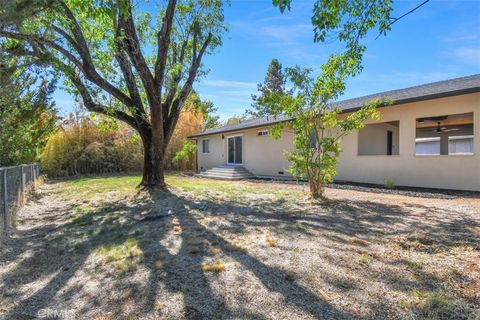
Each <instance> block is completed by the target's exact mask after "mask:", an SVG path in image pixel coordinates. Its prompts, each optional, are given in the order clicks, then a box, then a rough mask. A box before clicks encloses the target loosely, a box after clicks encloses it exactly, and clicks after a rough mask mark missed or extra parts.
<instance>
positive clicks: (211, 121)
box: [185, 91, 221, 129]
mask: <svg viewBox="0 0 480 320" xmlns="http://www.w3.org/2000/svg"><path fill="white" fill-rule="evenodd" d="M188 103H191V104H192V105H193V108H194V109H195V110H196V111H197V112H199V113H200V114H201V115H202V116H203V120H204V123H203V129H213V128H217V127H219V126H220V125H221V123H220V116H218V115H214V113H215V112H216V111H217V110H218V108H217V107H215V105H214V104H213V102H212V101H209V100H202V99H200V96H199V95H198V94H197V93H196V92H195V91H192V93H191V94H190V96H189V97H188V101H187V102H185V104H186V105H187V104H188Z"/></svg>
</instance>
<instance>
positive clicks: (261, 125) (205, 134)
mask: <svg viewBox="0 0 480 320" xmlns="http://www.w3.org/2000/svg"><path fill="white" fill-rule="evenodd" d="M291 120H292V119H285V120H279V121H272V122H269V123H263V124H254V125H250V126H247V127H243V128H237V129H227V130H222V131H219V132H213V133H208V132H207V133H203V132H200V133H196V134H192V135H191V136H188V137H187V138H190V139H195V138H198V137H204V136H213V135H216V134H223V133H229V132H235V131H242V130H246V129H254V128H261V127H268V126H271V125H272V124H277V123H282V122H289V121H291Z"/></svg>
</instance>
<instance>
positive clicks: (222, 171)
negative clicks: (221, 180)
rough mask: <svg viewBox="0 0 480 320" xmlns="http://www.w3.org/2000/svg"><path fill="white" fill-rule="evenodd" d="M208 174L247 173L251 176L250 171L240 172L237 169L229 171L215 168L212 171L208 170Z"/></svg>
mask: <svg viewBox="0 0 480 320" xmlns="http://www.w3.org/2000/svg"><path fill="white" fill-rule="evenodd" d="M207 171H208V172H218V173H247V174H250V172H249V171H247V170H245V169H243V170H239V169H235V170H229V169H221V168H213V169H210V170H207Z"/></svg>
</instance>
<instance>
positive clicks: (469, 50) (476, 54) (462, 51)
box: [453, 47, 480, 67]
mask: <svg viewBox="0 0 480 320" xmlns="http://www.w3.org/2000/svg"><path fill="white" fill-rule="evenodd" d="M453 54H454V55H455V57H457V58H458V59H460V60H461V62H463V63H466V64H471V65H474V66H476V67H480V47H462V48H457V49H454V50H453Z"/></svg>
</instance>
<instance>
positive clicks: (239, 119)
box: [225, 114, 248, 126]
mask: <svg viewBox="0 0 480 320" xmlns="http://www.w3.org/2000/svg"><path fill="white" fill-rule="evenodd" d="M247 117H248V116H247V115H245V114H244V115H240V116H237V115H233V116H231V117H230V118H228V119H227V121H225V125H226V126H229V125H232V124H238V123H241V122H243V121H245V120H247Z"/></svg>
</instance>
